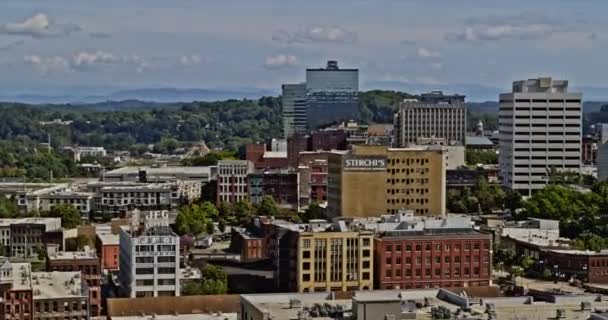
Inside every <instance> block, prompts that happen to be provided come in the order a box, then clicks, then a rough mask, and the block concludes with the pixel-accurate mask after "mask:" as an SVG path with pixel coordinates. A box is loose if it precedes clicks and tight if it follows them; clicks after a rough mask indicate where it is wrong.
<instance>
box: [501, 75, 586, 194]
mask: <svg viewBox="0 0 608 320" xmlns="http://www.w3.org/2000/svg"><path fill="white" fill-rule="evenodd" d="M581 100H582V94H581V93H571V92H568V81H565V80H553V79H551V78H538V79H530V80H523V81H516V82H513V90H512V92H511V93H505V94H501V95H500V110H499V132H500V142H499V146H500V147H499V164H500V171H501V178H502V182H503V185H504V186H505V187H507V188H509V189H513V190H517V191H520V192H521V193H523V194H525V195H529V194H531V192H532V191H534V190H538V189H542V188H544V187H545V186H546V185H547V183H548V180H549V179H548V174H547V172H548V171H549V170H552V169H555V170H557V171H571V172H576V173H578V172H579V171H580V167H581V123H582V104H581Z"/></svg>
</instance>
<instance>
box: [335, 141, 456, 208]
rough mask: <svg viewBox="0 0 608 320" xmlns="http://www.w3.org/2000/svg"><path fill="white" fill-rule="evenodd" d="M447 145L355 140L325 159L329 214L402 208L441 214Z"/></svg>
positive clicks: (443, 202)
mask: <svg viewBox="0 0 608 320" xmlns="http://www.w3.org/2000/svg"><path fill="white" fill-rule="evenodd" d="M446 161H447V159H446V150H445V148H443V147H441V146H420V147H415V148H387V147H384V146H370V145H357V146H353V148H352V150H351V151H350V152H335V153H333V154H331V155H330V157H329V163H328V187H327V200H328V206H327V209H328V215H329V216H331V217H373V216H380V215H382V214H387V213H388V214H394V213H397V212H398V211H399V210H401V209H411V210H414V211H415V213H416V215H427V216H428V215H436V216H442V215H444V214H445V201H446V200H445V197H446V195H445V182H446V173H445V172H446Z"/></svg>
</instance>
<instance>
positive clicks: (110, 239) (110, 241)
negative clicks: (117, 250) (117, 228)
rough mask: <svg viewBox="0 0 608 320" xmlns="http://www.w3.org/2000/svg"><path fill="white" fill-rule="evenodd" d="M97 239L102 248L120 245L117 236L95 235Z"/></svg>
mask: <svg viewBox="0 0 608 320" xmlns="http://www.w3.org/2000/svg"><path fill="white" fill-rule="evenodd" d="M97 238H98V239H99V241H100V242H101V244H102V245H104V246H111V245H118V244H119V243H120V236H119V235H117V234H105V233H104V234H99V233H98V234H97Z"/></svg>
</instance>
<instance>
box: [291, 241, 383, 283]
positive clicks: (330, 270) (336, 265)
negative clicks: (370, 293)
mask: <svg viewBox="0 0 608 320" xmlns="http://www.w3.org/2000/svg"><path fill="white" fill-rule="evenodd" d="M372 244H373V233H372V232H371V231H342V232H340V231H337V232H328V231H322V232H301V233H300V235H299V238H298V291H299V292H326V291H356V290H371V289H373V287H374V286H373V279H374V274H373V247H372Z"/></svg>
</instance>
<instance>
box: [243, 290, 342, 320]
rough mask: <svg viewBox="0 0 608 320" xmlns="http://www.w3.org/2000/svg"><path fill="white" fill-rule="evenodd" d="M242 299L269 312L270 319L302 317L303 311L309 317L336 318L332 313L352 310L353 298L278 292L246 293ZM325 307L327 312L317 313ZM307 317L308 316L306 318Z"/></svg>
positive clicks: (323, 294)
mask: <svg viewBox="0 0 608 320" xmlns="http://www.w3.org/2000/svg"><path fill="white" fill-rule="evenodd" d="M241 300H244V301H247V302H248V303H250V304H252V305H253V306H255V308H256V309H258V310H259V311H260V312H262V313H267V314H268V315H269V316H271V317H272V318H269V319H300V318H299V316H300V315H301V314H302V312H303V311H307V312H308V315H309V318H308V319H317V320H326V319H327V320H329V319H335V317H334V316H331V315H330V314H331V313H332V312H336V311H338V310H341V311H348V312H350V310H351V308H352V300H351V299H335V296H334V295H333V294H332V293H276V294H251V295H249V294H245V295H241ZM319 309H323V310H325V312H322V313H321V312H319V313H316V311H314V310H319ZM304 319H307V318H304Z"/></svg>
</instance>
